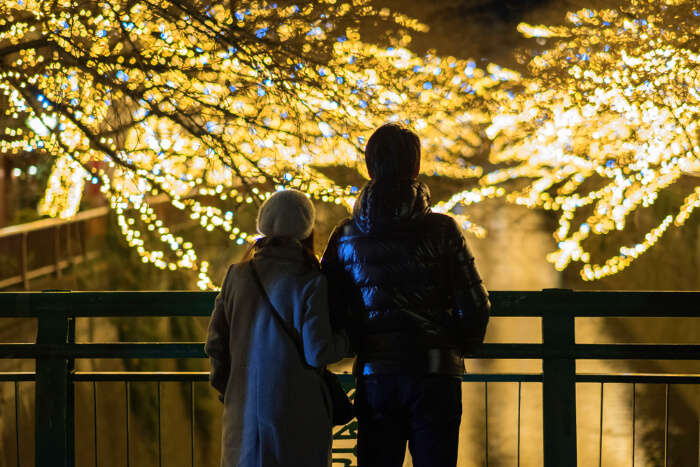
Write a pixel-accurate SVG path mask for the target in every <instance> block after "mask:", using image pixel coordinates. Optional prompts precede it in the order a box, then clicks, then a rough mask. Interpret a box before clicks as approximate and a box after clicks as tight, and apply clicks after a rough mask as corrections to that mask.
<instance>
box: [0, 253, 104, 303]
mask: <svg viewBox="0 0 700 467" xmlns="http://www.w3.org/2000/svg"><path fill="white" fill-rule="evenodd" d="M86 256H87V258H84V257H83V255H82V254H79V255H74V256H73V257H72V258H69V259H63V260H61V261H59V262H58V269H60V270H63V269H67V268H68V267H69V266H72V265H78V264H80V263H82V262H83V261H84V260H87V261H91V260H93V259H95V258H97V257H98V256H99V253H98V252H97V251H90V252H88V253H86ZM56 270H57V269H56V264H48V265H46V266H41V267H39V268H37V269H32V270H31V271H27V279H28V280H32V279H36V278H38V277H42V276H47V275H49V274H53V273H55V272H56ZM23 280H24V279H23V278H22V276H21V275H16V276H12V277H8V278H6V279H2V280H0V289H5V288H7V287H11V286H13V285H16V284H21V283H22V281H23ZM33 293H36V292H33ZM0 316H2V315H0Z"/></svg>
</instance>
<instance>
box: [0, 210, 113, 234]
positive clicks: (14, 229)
mask: <svg viewBox="0 0 700 467" xmlns="http://www.w3.org/2000/svg"><path fill="white" fill-rule="evenodd" d="M108 213H109V207H107V206H102V207H99V208H93V209H87V210H85V211H81V212H79V213H77V214H76V215H75V216H73V217H71V218H69V219H54V218H49V219H40V220H38V221H33V222H27V223H24V224H17V225H10V226H8V227H2V228H0V238H5V237H12V236H14V235H20V234H26V233H29V232H35V231H37V230H44V229H50V228H54V227H57V226H61V225H65V224H72V223H75V222H81V221H86V220H90V219H95V218H97V217H103V216H106V215H107V214H108Z"/></svg>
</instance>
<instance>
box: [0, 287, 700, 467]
mask: <svg viewBox="0 0 700 467" xmlns="http://www.w3.org/2000/svg"><path fill="white" fill-rule="evenodd" d="M214 296H215V292H50V291H47V292H17V293H15V292H8V293H0V317H14V318H17V317H24V318H37V329H38V331H37V341H36V343H19V344H0V358H27V359H35V360H36V372H35V373H34V374H31V373H26V374H19V373H16V374H13V375H12V377H14V380H16V381H19V380H24V381H31V380H32V379H34V380H35V384H34V390H35V400H36V401H37V406H36V409H35V427H36V433H35V438H36V440H37V441H36V446H35V456H36V465H37V466H38V467H56V466H59V465H60V466H61V467H72V466H73V462H72V457H73V456H72V447H73V439H72V436H73V433H74V429H73V422H74V420H73V418H72V417H73V416H72V411H71V410H70V408H72V407H73V403H74V400H73V392H72V387H73V386H72V385H73V384H74V382H75V381H98V380H107V379H112V378H118V379H121V380H124V378H126V379H127V380H128V379H131V378H137V379H138V378H143V380H149V378H155V380H156V381H162V380H163V379H162V378H166V379H168V378H173V379H178V378H182V377H183V376H177V375H165V374H160V375H158V374H141V375H139V374H133V373H132V374H126V373H125V374H121V375H114V374H111V375H110V374H96V373H80V372H72V371H71V370H72V368H74V366H73V365H74V359H78V358H204V357H205V354H204V345H203V343H202V342H196V343H193V342H180V343H171V342H160V343H153V342H149V343H132V342H118V343H77V344H76V343H74V337H75V321H76V320H75V319H74V318H77V317H81V318H87V317H109V316H118V317H137V316H140V317H144V316H204V317H206V316H208V315H209V314H210V312H211V309H212V305H213V301H214ZM491 299H492V303H493V311H492V315H493V316H500V317H539V318H541V326H542V343H533V344H530V343H527V344H519V343H516V344H485V345H484V346H483V347H482V349H481V350H480V351H479V352H478V354H477V355H474V357H475V358H516V359H517V358H522V359H541V360H542V372H541V373H540V374H510V375H505V374H504V375H494V376H490V375H466V376H465V378H464V380H465V381H489V380H490V379H489V378H496V379H493V381H501V382H505V381H516V382H518V384H520V382H521V381H532V382H541V384H542V410H543V414H542V420H543V424H542V432H543V457H544V465H545V467H561V466H571V465H576V464H577V452H576V451H577V440H576V383H577V382H601V383H605V382H616V381H617V382H632V383H634V382H650V383H653V382H659V383H665V384H666V387H667V394H668V385H669V384H671V383H679V384H685V383H688V384H697V382H698V381H699V380H700V377H698V376H697V375H624V374H618V375H586V374H581V373H577V372H576V359H586V358H593V359H635V360H641V359H647V360H654V359H671V360H700V345H687V344H683V345H681V344H678V345H674V344H670V345H669V344H576V339H575V334H576V332H575V331H576V324H575V318H576V317H620V316H634V317H700V307H698V306H697V303H700V292H577V291H572V290H561V289H550V290H544V291H541V292H506V291H502V292H492V293H491ZM187 377H188V378H190V379H194V380H203V379H204V377H205V373H201V372H200V373H196V372H195V373H191V374H188V375H187ZM344 378H351V376H349V375H345V376H344ZM471 378H476V379H471ZM481 378H483V379H481ZM615 378H616V379H615ZM10 380H13V379H10ZM135 380H136V379H135ZM15 384H16V383H15ZM93 384H94V383H93ZM158 384H160V383H158ZM93 387H94V386H93ZM484 389H485V394H486V386H485V388H484ZM601 391H602V384H601ZM159 394H160V393H159ZM601 400H602V399H601ZM668 400H669V399H668V396H667V398H666V407H667V413H668V406H669V405H668ZM601 407H602V404H601ZM601 426H602V424H601ZM666 433H667V437H668V430H666ZM57 460H61V461H60V462H59V463H57Z"/></svg>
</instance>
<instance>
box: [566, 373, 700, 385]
mask: <svg viewBox="0 0 700 467" xmlns="http://www.w3.org/2000/svg"><path fill="white" fill-rule="evenodd" d="M576 382H577V383H630V384H631V383H642V384H645V383H646V384H700V375H681V374H661V373H659V374H654V373H624V374H604V373H600V374H594V373H579V374H577V375H576Z"/></svg>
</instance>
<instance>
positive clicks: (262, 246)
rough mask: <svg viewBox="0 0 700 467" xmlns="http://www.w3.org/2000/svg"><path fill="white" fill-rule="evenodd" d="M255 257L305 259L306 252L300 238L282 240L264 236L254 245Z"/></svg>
mask: <svg viewBox="0 0 700 467" xmlns="http://www.w3.org/2000/svg"><path fill="white" fill-rule="evenodd" d="M253 249H254V250H253V257H254V258H257V257H264V258H276V259H284V260H287V261H303V260H304V252H303V247H302V246H301V243H299V241H298V240H291V239H290V240H282V239H277V238H269V237H263V238H260V239H259V240H258V241H256V242H255V245H254V246H253Z"/></svg>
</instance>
